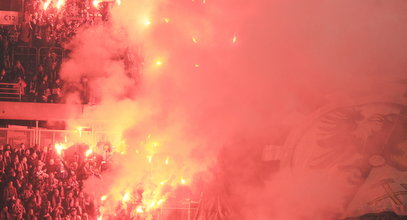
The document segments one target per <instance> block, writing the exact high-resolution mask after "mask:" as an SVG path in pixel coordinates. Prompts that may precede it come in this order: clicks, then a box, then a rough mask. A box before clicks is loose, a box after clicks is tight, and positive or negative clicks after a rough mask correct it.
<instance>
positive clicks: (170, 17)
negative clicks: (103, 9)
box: [59, 0, 407, 220]
mask: <svg viewBox="0 0 407 220" xmlns="http://www.w3.org/2000/svg"><path fill="white" fill-rule="evenodd" d="M99 3H100V4H102V2H98V1H97V0H95V1H94V5H95V7H97V5H98V4H99ZM109 7H110V8H109V13H108V19H107V21H106V22H103V23H100V24H99V25H94V26H84V27H82V28H81V29H80V30H79V31H78V33H77V34H76V36H75V37H74V38H73V39H72V40H71V41H70V42H69V43H68V44H66V47H67V48H68V49H69V50H70V53H69V57H68V58H67V59H65V60H64V61H63V63H62V66H61V78H62V79H63V80H66V81H76V82H82V83H83V82H85V83H86V84H87V85H88V87H89V91H88V92H89V94H88V95H89V103H90V105H89V107H88V108H86V109H85V112H84V114H83V115H82V116H81V117H73V118H72V119H71V120H70V121H69V123H68V124H69V126H70V127H71V128H72V129H82V127H83V128H84V129H82V130H83V132H84V134H85V132H86V129H88V128H92V129H94V130H101V131H104V135H105V137H104V138H105V139H106V142H104V143H100V142H99V143H91V144H89V149H88V151H86V156H88V155H90V154H93V153H100V154H102V153H103V152H105V151H103V152H102V151H101V152H98V151H100V149H103V150H106V151H109V152H112V153H111V154H109V155H110V156H111V157H112V158H111V159H112V163H111V165H110V166H109V168H108V169H106V171H104V172H103V173H102V174H101V176H99V177H91V178H89V179H87V180H86V181H85V182H84V191H85V192H87V193H89V194H91V195H93V196H94V197H95V198H96V200H97V205H98V207H99V209H98V215H97V218H98V219H122V218H121V217H120V215H121V214H122V215H123V216H129V218H131V219H158V218H157V217H156V216H157V215H158V214H157V213H160V212H162V208H163V207H165V206H169V204H174V203H182V202H183V201H184V202H187V203H189V204H192V206H194V207H195V209H194V210H195V211H194V212H193V213H192V214H191V213H190V216H189V218H188V219H194V220H207V219H211V220H212V219H213V220H221V219H228V220H270V219H276V220H297V219H312V220H315V219H321V220H325V219H326V220H329V219H345V218H346V217H355V216H360V215H363V214H366V213H369V212H373V213H379V212H381V211H389V210H392V211H394V213H396V214H399V215H401V214H405V211H404V206H402V205H399V206H397V207H396V208H394V207H395V206H394V205H391V204H390V205H386V204H379V203H382V202H383V203H384V198H382V199H383V201H382V200H380V199H379V200H380V201H379V200H374V199H366V198H370V197H375V196H374V195H371V193H373V190H371V191H370V190H369V188H368V187H367V186H366V185H368V184H370V183H372V184H373V182H375V181H376V180H377V178H378V177H375V176H374V175H376V174H374V172H375V171H377V170H379V169H382V168H383V169H384V167H383V166H381V165H382V164H383V161H385V163H386V166H385V167H387V166H389V167H391V168H392V169H395V170H397V171H398V172H400V173H402V171H403V168H405V167H404V166H402V165H403V162H400V161H401V160H402V158H401V157H403V155H404V154H403V152H405V151H403V149H405V148H403V147H404V146H405V145H406V142H405V139H406V136H405V135H402V132H401V131H400V132H399V133H398V134H400V135H399V136H397V137H399V138H398V139H397V138H394V135H393V134H392V133H389V134H387V133H386V132H385V131H390V130H391V131H394V130H397V129H398V128H399V127H400V129H401V128H404V129H405V128H406V127H405V120H406V116H405V115H403V114H404V113H403V114H402V113H400V112H403V110H402V109H403V105H404V104H405V102H404V103H403V105H402V104H400V102H401V101H400V102H398V101H393V100H396V99H397V98H394V99H393V97H395V96H397V95H400V97H401V98H399V99H397V100H404V99H403V94H404V92H405V89H406V86H405V81H403V79H405V78H406V77H407V72H406V71H407V61H406V58H407V41H406V39H407V25H406V24H407V13H406V11H407V1H404V0H341V1H333V0H330V1H323V0H309V1H300V0H294V1H281V0H255V1H241V0H218V1H214V0H175V1H169V0H120V1H116V2H114V3H112V4H110V6H109ZM403 83H404V84H403ZM79 96H80V95H78V94H75V93H72V94H71V96H70V97H68V98H67V102H68V103H69V104H72V105H75V104H77V103H79V101H78V100H79V98H80V97H79ZM372 97H380V98H378V99H375V98H372ZM404 98H405V97H404ZM359 100H364V101H359ZM367 100H368V101H367ZM370 100H373V101H370ZM376 100H378V101H376ZM387 102H389V103H391V104H386V103H387ZM392 114H393V115H398V116H394V117H393V116H391V115H392ZM389 115H390V116H389ZM387 116H388V117H387ZM393 119H395V120H396V119H397V120H399V123H398V124H397V126H396V125H394V126H391V125H389V126H388V127H386V123H390V124H391V120H393ZM389 120H390V122H389ZM403 123H404V124H403ZM403 126H404V127H403ZM392 129H393V130H392ZM382 131H383V132H384V134H383V135H380V134H381V133H380V132H382ZM404 131H405V130H404ZM402 137H404V138H402ZM377 143H382V144H377ZM388 143H392V144H393V145H392V146H397V147H396V148H395V149H398V151H397V150H391V151H389V152H387V151H386V152H385V153H383V148H381V147H383V146H387V145H386V144H388ZM98 145H103V146H98ZM376 145H377V146H376ZM379 145H380V146H381V147H380V146H379ZM59 147H60V148H65V147H66V146H62V145H61V146H59ZM366 152H369V153H366ZM400 152H401V153H400ZM404 163H406V162H404ZM406 164H407V163H406ZM379 165H380V166H379ZM400 167H402V168H400ZM386 173H388V172H387V171H386ZM372 175H373V177H372ZM386 175H387V174H386ZM395 175H396V174H395ZM400 175H402V174H400ZM400 175H398V174H397V175H396V176H397V177H399V176H400ZM376 176H377V175H376ZM379 176H380V175H379ZM372 178H373V180H372ZM374 178H376V179H374ZM392 178H393V179H397V178H396V177H394V176H393V177H392ZM369 181H370V182H369ZM366 187H367V189H365V188H366ZM379 194H380V193H379ZM400 195H401V194H396V196H394V195H393V197H391V196H389V198H392V199H388V201H389V203H391V202H392V201H393V202H394V199H396V203H397V201H398V200H402V199H401V196H400ZM369 196H370V197H369ZM378 198H381V197H380V195H378ZM191 201H192V202H191ZM363 201H365V202H363ZM369 201H375V202H376V203H374V204H377V205H372V204H373V203H369ZM386 201H387V200H386ZM402 201H403V200H402ZM366 204H370V205H366ZM389 207H390V208H389ZM161 216H163V214H162V213H161ZM169 216H170V215H169ZM170 217H171V216H170ZM170 217H168V219H181V217H172V218H170ZM161 219H165V218H161Z"/></svg>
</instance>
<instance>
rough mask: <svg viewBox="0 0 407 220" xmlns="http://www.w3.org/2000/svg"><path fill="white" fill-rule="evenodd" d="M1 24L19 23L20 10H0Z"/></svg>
mask: <svg viewBox="0 0 407 220" xmlns="http://www.w3.org/2000/svg"><path fill="white" fill-rule="evenodd" d="M0 24H3V25H14V24H18V11H0Z"/></svg>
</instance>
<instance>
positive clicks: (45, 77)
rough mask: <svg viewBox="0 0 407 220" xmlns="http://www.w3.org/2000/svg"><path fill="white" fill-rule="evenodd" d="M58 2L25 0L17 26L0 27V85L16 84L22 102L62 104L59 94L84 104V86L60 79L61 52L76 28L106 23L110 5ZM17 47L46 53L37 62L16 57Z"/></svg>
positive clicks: (89, 2)
mask: <svg viewBox="0 0 407 220" xmlns="http://www.w3.org/2000/svg"><path fill="white" fill-rule="evenodd" d="M62 2H63V3H64V5H58V4H59V1H41V0H26V1H24V16H23V19H22V22H20V23H19V25H3V26H2V25H0V83H17V85H18V88H20V92H21V95H22V97H23V100H22V101H29V102H50V103H56V102H64V99H63V97H64V96H62V94H66V93H69V92H77V91H79V92H80V93H81V94H80V97H81V98H82V102H85V103H86V102H87V101H88V100H87V98H86V97H84V96H86V94H87V92H86V91H84V89H85V90H86V88H84V87H86V83H83V81H81V82H80V83H76V84H73V83H71V82H70V83H66V82H63V81H62V80H61V79H60V76H59V70H60V66H61V63H62V59H63V56H64V55H66V52H67V51H66V50H65V49H64V48H65V44H66V43H68V42H69V41H70V40H71V39H72V37H73V36H75V34H76V33H77V31H78V30H79V28H81V27H84V26H91V25H95V24H99V23H101V22H104V21H106V20H107V17H108V9H109V7H110V5H111V3H107V2H100V3H98V5H95V4H94V2H93V1H91V0H86V1H77V0H66V1H62ZM17 47H20V48H22V47H30V48H37V49H39V48H42V49H44V48H46V50H45V51H46V52H45V54H42V55H41V56H38V55H37V56H38V57H39V59H37V58H36V57H29V56H20V57H19V56H17V55H15V54H14V53H13V51H14V49H15V48H17ZM56 51H58V52H60V53H58V54H57V52H56ZM61 51H62V52H61ZM68 52H69V51H68ZM34 60H38V61H34ZM84 81H86V80H84ZM65 91H66V92H65Z"/></svg>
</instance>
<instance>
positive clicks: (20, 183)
mask: <svg viewBox="0 0 407 220" xmlns="http://www.w3.org/2000/svg"><path fill="white" fill-rule="evenodd" d="M102 164H103V163H102V162H101V160H99V161H98V159H97V157H92V159H84V158H83V157H81V156H80V155H79V154H78V153H77V152H76V153H73V154H71V155H69V156H65V157H64V156H61V155H59V154H58V153H57V152H56V151H55V149H54V147H53V146H48V147H44V148H43V149H39V148H38V147H37V146H34V147H31V148H26V147H25V145H24V144H21V145H20V146H19V147H15V148H12V147H11V146H10V145H5V146H1V147H0V193H2V197H1V199H0V200H1V201H0V204H1V207H0V210H1V211H0V219H2V220H7V219H13V220H14V219H29V220H33V219H54V220H55V219H56V220H59V219H66V220H71V219H72V220H79V219H95V218H96V216H97V208H96V207H97V204H96V202H95V199H94V198H93V197H92V196H91V195H88V194H86V193H84V191H83V181H84V180H86V179H87V178H88V177H90V176H96V177H100V173H101V169H102Z"/></svg>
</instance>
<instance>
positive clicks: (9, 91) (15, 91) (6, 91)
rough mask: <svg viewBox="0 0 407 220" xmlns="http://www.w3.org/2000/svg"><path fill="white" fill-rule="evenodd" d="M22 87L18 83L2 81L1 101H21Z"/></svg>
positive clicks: (0, 89)
mask: <svg viewBox="0 0 407 220" xmlns="http://www.w3.org/2000/svg"><path fill="white" fill-rule="evenodd" d="M22 89H23V88H22V87H21V85H20V84H18V83H0V101H21V96H22V94H23V91H22Z"/></svg>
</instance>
